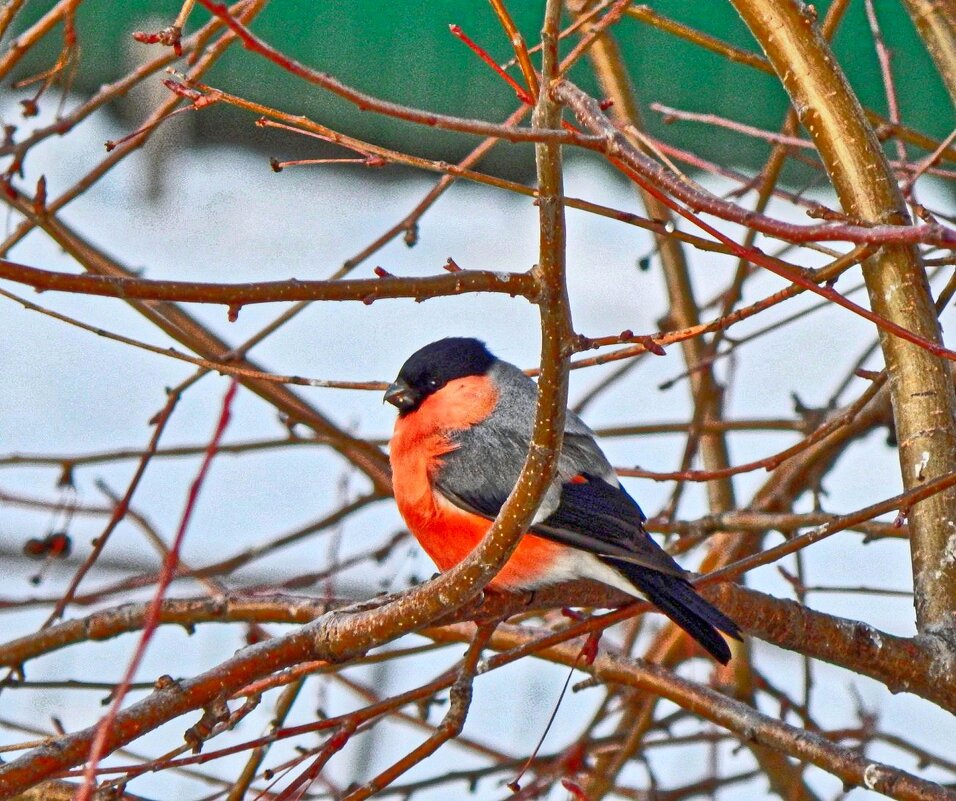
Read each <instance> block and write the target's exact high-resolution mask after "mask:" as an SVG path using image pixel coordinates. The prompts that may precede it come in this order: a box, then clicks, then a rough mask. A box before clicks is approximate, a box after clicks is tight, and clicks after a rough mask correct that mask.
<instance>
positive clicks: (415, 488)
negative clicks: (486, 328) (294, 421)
mask: <svg viewBox="0 0 956 801" xmlns="http://www.w3.org/2000/svg"><path fill="white" fill-rule="evenodd" d="M537 397H538V387H537V384H535V382H534V381H533V380H532V379H530V378H529V377H528V376H526V375H525V374H524V373H523V372H522V371H521V370H519V369H518V368H517V367H515V366H514V365H513V364H509V363H508V362H504V361H501V360H500V359H497V358H495V357H494V356H493V355H492V354H491V353H489V351H488V349H487V348H486V347H485V345H484V344H483V343H482V342H480V341H479V340H477V339H471V338H462V337H450V338H447V339H441V340H439V341H437V342H432V343H431V344H429V345H426V346H425V347H423V348H421V349H420V350H419V351H417V352H416V353H414V354H412V356H411V357H410V358H409V359H408V361H406V362H405V364H404V365H403V367H402V369H401V371H400V372H399V374H398V378H397V379H396V380H395V382H394V383H393V384H392V385H391V386H389V388H388V390H387V391H386V392H385V400H387V401H388V402H389V403H391V404H393V405H394V406H395V407H396V408H397V409H398V419H397V421H396V423H395V433H394V435H393V437H392V440H391V445H390V458H391V463H392V481H393V486H394V491H395V500H396V502H397V503H398V508H399V511H400V512H401V514H402V517H404V519H405V522H406V524H407V525H408V527H409V529H410V530H411V532H412V534H414V535H415V538H416V539H417V540H418V542H419V543H420V544H421V546H422V548H424V549H425V551H426V552H427V553H428V555H429V556H430V557H431V558H432V559H433V560H434V562H435V564H436V565H438V567H439V569H441V570H447V569H449V568H451V567H453V566H454V565H456V564H458V563H459V562H460V561H461V560H462V559H464V558H465V557H466V556H467V555H468V554H469V553H470V552H471V551H472V550H473V549H474V548H475V547H476V546H477V545H478V543H479V542H480V541H481V539H482V537H484V536H485V534H486V533H487V531H488V529H489V528H490V526H491V522H492V521H493V520H494V518H495V516H496V515H497V514H498V511H499V510H500V509H501V506H502V504H504V502H505V499H506V498H507V497H508V495H509V494H510V492H511V490H512V489H513V488H514V486H515V484H516V483H517V480H518V475H519V473H520V472H521V467H522V465H523V464H524V460H525V456H526V454H527V452H528V447H529V445H530V442H531V429H532V423H533V421H534V414H535V404H536V402H537ZM645 519H646V518H645V517H644V513H643V512H642V511H641V508H640V507H639V506H638V505H637V503H636V502H635V501H634V500H633V499H632V498H631V496H630V495H628V494H627V492H626V491H625V490H624V488H623V487H622V486H621V483H620V481H619V480H618V478H617V476H616V475H615V473H614V470H613V468H612V467H611V465H610V463H609V462H608V460H607V458H606V457H605V455H604V454H603V453H602V452H601V449H600V448H599V447H598V444H597V442H595V439H594V433H593V432H592V431H591V429H590V428H588V427H587V426H586V425H585V424H584V423H583V422H582V421H581V419H580V418H579V417H578V416H577V415H576V414H574V413H573V412H571V411H568V412H567V414H566V417H565V424H564V445H563V447H562V449H561V455H560V456H559V458H558V466H557V475H556V476H555V478H554V481H553V482H552V484H551V486H550V487H549V488H548V490H547V492H546V493H545V496H544V500H543V501H542V502H541V506H540V508H539V509H538V512H537V514H536V515H535V518H534V521H533V523H532V525H531V527H530V529H529V531H528V532H527V533H526V534H525V535H524V536H523V537H522V539H521V541H520V543H519V544H518V546H517V548H516V549H515V550H514V552H513V553H512V555H511V557H510V558H509V559H508V561H507V562H506V563H505V565H504V567H503V568H502V569H501V571H500V572H499V573H498V575H497V576H495V578H494V579H493V580H492V581H491V583H490V585H489V586H490V587H492V588H496V589H500V590H505V591H509V590H510V591H521V590H533V589H535V588H537V587H541V586H544V585H548V584H555V583H559V582H562V581H570V580H573V579H593V580H596V581H599V582H603V583H604V584H608V585H610V586H611V587H615V588H617V589H619V590H623V591H624V592H626V593H628V594H630V595H633V596H636V597H639V598H643V599H646V600H648V601H650V602H651V603H653V604H654V605H655V606H657V607H658V608H659V609H660V610H661V611H662V612H663V613H664V614H666V615H667V616H668V617H669V618H670V619H671V620H673V621H674V622H675V623H676V624H677V625H678V626H680V627H681V628H682V629H684V631H686V632H687V633H688V634H689V635H690V636H691V637H693V638H694V639H695V640H697V642H699V643H700V644H701V645H702V646H703V647H704V648H705V649H706V650H707V651H709V652H710V653H711V654H712V655H713V657H714V658H715V659H716V660H717V661H719V662H721V663H722V664H726V663H727V662H728V661H729V660H730V648H729V647H728V646H727V643H726V641H725V640H724V639H723V637H722V636H721V635H720V634H719V633H718V632H719V631H720V632H724V633H725V634H728V635H730V636H731V637H734V638H736V639H740V630H739V628H738V627H737V625H736V624H735V623H734V622H733V621H732V620H730V619H729V618H728V617H726V616H725V615H724V614H722V613H721V612H719V611H718V610H717V609H716V608H714V607H713V606H711V604H710V603H708V602H707V601H705V600H704V599H703V598H702V597H701V596H700V595H698V594H697V592H696V591H695V590H694V588H693V587H692V586H691V585H690V584H689V583H688V581H687V573H686V571H684V570H683V569H682V568H681V567H680V566H679V565H678V564H677V562H675V561H674V560H673V559H672V558H671V557H670V556H669V555H668V554H667V553H666V552H665V551H664V550H663V549H662V548H661V547H660V546H659V545H658V544H657V543H656V542H655V541H654V540H653V539H651V537H650V536H649V535H648V533H647V531H645V529H644V521H645Z"/></svg>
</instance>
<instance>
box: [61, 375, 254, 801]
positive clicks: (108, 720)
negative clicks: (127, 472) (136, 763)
mask: <svg viewBox="0 0 956 801" xmlns="http://www.w3.org/2000/svg"><path fill="white" fill-rule="evenodd" d="M238 387H239V384H238V383H236V381H232V382H231V383H230V384H229V389H228V390H226V395H225V397H224V398H223V401H222V411H221V412H220V414H219V421H218V422H217V423H216V429H215V431H214V432H213V435H212V439H211V440H210V442H209V447H208V448H207V449H206V455H205V456H204V457H203V460H202V464H201V465H200V466H199V472H198V473H197V474H196V478H195V479H194V480H193V483H192V485H191V486H190V488H189V493H188V495H187V496H186V506H185V508H184V509H183V514H182V519H181V520H180V523H179V529H178V531H177V532H176V537H175V539H174V540H173V543H172V545H171V546H170V548H169V555H168V556H167V558H166V559H165V560H164V561H163V569H162V571H161V572H160V575H159V581H158V582H157V585H156V592H155V594H154V595H153V601H152V603H151V604H150V606H149V611H148V612H147V615H146V621H145V622H144V624H143V631H142V634H141V635H140V638H139V644H138V645H137V647H136V651H135V653H134V654H133V658H132V659H131V660H130V663H129V665H128V666H127V668H126V673H125V674H124V675H123V679H122V681H121V682H120V683H119V685H118V686H117V688H116V692H114V693H113V699H112V702H111V703H110V708H109V709H108V710H107V712H106V714H105V715H104V716H103V717H102V719H101V720H100V724H99V726H98V727H97V732H96V736H95V738H94V739H93V742H92V744H91V746H90V752H89V757H88V758H87V762H86V770H85V771H84V774H83V785H82V787H81V788H80V789H79V791H78V792H77V794H76V801H91V799H92V797H93V789H94V787H95V784H96V767H97V765H98V764H99V761H100V758H101V757H102V756H103V751H104V748H105V745H106V737H107V734H108V733H109V730H110V728H111V727H112V725H113V722H114V721H115V720H116V714H117V712H118V711H119V707H120V704H122V703H123V698H124V697H125V696H126V693H127V691H128V690H129V687H130V684H131V683H132V681H133V677H134V676H135V675H136V671H137V670H138V669H139V666H140V663H141V662H142V660H143V657H144V656H145V654H146V647H147V645H149V641H150V640H151V639H152V637H153V633H154V632H155V631H156V628H157V627H158V626H159V613H160V606H161V604H162V601H163V596H164V595H165V594H166V588H167V587H168V586H169V583H170V582H171V581H172V579H173V575H174V574H175V572H176V566H177V564H178V563H179V552H180V549H181V548H182V543H183V538H184V537H185V535H186V529H187V527H188V526H189V521H190V518H191V517H192V513H193V510H194V509H195V507H196V501H197V499H198V498H199V491H200V490H201V489H202V485H203V482H204V481H205V479H206V475H207V473H208V472H209V467H210V465H211V464H212V460H213V458H215V456H216V452H217V450H218V448H219V443H220V442H221V441H222V436H223V434H224V433H225V431H226V426H228V425H229V418H230V417H231V414H232V411H231V410H232V401H233V398H235V396H236V390H237V389H238Z"/></svg>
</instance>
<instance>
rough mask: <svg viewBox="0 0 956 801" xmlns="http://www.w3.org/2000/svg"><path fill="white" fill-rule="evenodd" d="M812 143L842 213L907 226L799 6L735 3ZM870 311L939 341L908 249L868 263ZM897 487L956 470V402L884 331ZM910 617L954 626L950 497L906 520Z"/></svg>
mask: <svg viewBox="0 0 956 801" xmlns="http://www.w3.org/2000/svg"><path fill="white" fill-rule="evenodd" d="M733 3H734V6H735V8H736V9H737V11H738V13H739V14H740V15H741V17H742V18H743V20H744V21H745V22H746V23H747V25H748V27H749V28H750V30H751V32H752V33H753V35H754V36H755V38H756V39H757V40H758V41H759V42H760V45H761V47H763V49H764V52H765V53H766V54H767V57H768V58H769V59H770V62H771V64H772V65H773V67H774V70H775V71H776V73H777V75H778V76H780V80H781V82H782V83H783V86H784V88H785V89H786V90H787V92H788V93H789V95H790V97H791V101H792V103H793V106H794V108H795V109H796V110H797V113H798V114H799V116H800V120H801V122H802V123H803V126H804V127H805V128H806V129H807V131H808V133H809V134H810V135H811V137H812V138H813V141H814V144H815V145H816V147H817V150H818V151H819V153H820V157H821V159H822V160H823V163H824V166H825V167H826V170H827V173H828V175H829V176H830V180H831V182H832V183H833V186H834V189H836V192H837V194H838V195H839V197H840V201H841V203H842V204H843V207H844V209H845V210H846V211H847V213H849V214H851V215H853V216H854V217H856V218H859V219H861V220H865V221H867V222H871V223H874V224H878V225H879V224H885V223H893V224H898V225H904V226H905V224H906V223H907V222H908V221H909V217H908V214H907V211H906V206H905V204H904V202H903V197H902V195H901V193H900V191H899V188H898V186H897V184H896V182H895V179H894V178H893V175H892V173H891V171H890V169H889V165H888V164H887V163H886V158H885V156H884V154H883V151H882V149H881V148H880V144H879V142H878V141H877V138H876V135H875V134H874V133H873V130H872V129H871V128H870V126H869V124H868V123H867V121H866V118H865V116H864V114H863V110H862V108H861V107H860V104H859V102H858V101H857V99H856V96H855V95H854V94H853V92H852V90H851V89H850V87H849V85H848V84H847V82H846V79H845V77H844V76H843V73H842V72H841V71H840V68H839V66H838V65H837V63H836V60H835V58H834V56H833V54H832V52H830V49H829V47H828V46H827V44H826V42H825V41H824V40H823V38H822V37H821V36H820V33H819V31H818V30H817V27H816V25H815V23H814V21H813V19H811V17H810V16H809V15H808V14H807V13H806V12H805V8H804V6H803V5H802V4H801V3H798V2H795V0H773V1H772V2H770V1H769V0H733ZM863 276H864V279H865V281H866V284H867V289H868V291H869V295H870V304H871V307H872V309H873V312H874V313H875V314H877V315H879V316H880V317H881V318H883V319H885V320H888V321H890V322H891V323H893V324H894V325H899V326H902V327H903V328H905V329H907V330H908V331H911V332H912V333H913V334H915V335H916V336H918V337H919V338H921V339H922V340H928V341H930V342H932V343H940V342H941V339H942V337H941V333H940V328H939V322H938V320H937V316H936V310H935V306H934V304H933V299H932V297H931V295H930V289H929V284H928V282H927V280H926V274H925V272H924V270H923V268H922V265H921V263H920V261H919V257H918V255H917V253H916V251H915V249H914V248H912V247H906V246H903V245H896V246H890V245H888V244H887V245H886V246H885V247H884V248H883V249H882V250H881V251H880V252H878V253H877V254H875V255H874V256H872V257H871V258H870V259H868V260H867V261H865V262H864V265H863ZM879 335H880V344H881V346H882V348H883V356H884V359H885V360H886V366H887V370H888V372H889V376H890V382H889V383H890V393H891V397H892V400H893V416H894V421H895V424H896V431H897V437H898V440H899V457H900V469H901V473H902V477H903V486H904V488H906V489H912V488H913V487H915V486H918V485H920V484H922V483H923V482H925V481H928V480H931V479H933V478H936V477H938V476H941V475H943V474H946V473H951V472H953V471H954V470H956V393H954V391H953V383H952V380H951V378H950V375H949V370H948V368H947V366H946V364H945V362H944V361H943V360H942V359H941V358H939V357H938V355H935V354H934V353H931V352H929V350H927V349H926V348H924V347H914V346H913V344H911V342H905V341H903V340H902V339H900V338H899V337H897V336H891V335H890V334H889V333H888V331H887V330H886V329H885V327H881V328H880V330H879ZM910 525H911V531H912V548H911V553H912V562H913V577H914V586H915V589H916V593H915V599H914V600H915V603H916V618H917V625H918V626H919V628H920V630H921V631H927V630H930V629H931V628H941V629H953V628H954V627H956V621H954V617H953V616H954V612H956V559H954V558H953V557H952V554H953V553H954V552H956V533H954V532H956V489H951V490H949V491H947V492H945V493H940V494H939V495H936V496H934V497H932V498H930V499H928V500H926V501H924V502H922V503H920V504H918V505H917V506H916V507H915V508H914V509H913V510H912V512H911V514H910Z"/></svg>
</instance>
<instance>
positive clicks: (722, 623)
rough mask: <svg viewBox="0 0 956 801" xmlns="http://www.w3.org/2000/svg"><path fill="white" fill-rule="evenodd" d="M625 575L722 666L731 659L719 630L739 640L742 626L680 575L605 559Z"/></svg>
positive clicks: (728, 649)
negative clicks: (705, 598)
mask: <svg viewBox="0 0 956 801" xmlns="http://www.w3.org/2000/svg"><path fill="white" fill-rule="evenodd" d="M603 561H606V562H607V564H608V565H610V566H611V567H613V568H614V569H615V570H618V571H620V572H621V573H623V574H624V576H625V578H627V579H628V581H630V582H631V583H632V584H633V585H634V586H635V587H637V589H639V590H640V591H641V592H642V593H643V594H644V595H645V596H646V597H647V600H648V601H650V602H651V603H652V604H654V606H656V607H657V608H658V609H660V610H661V611H662V612H663V613H664V614H665V615H667V616H668V617H669V618H670V619H671V620H673V621H674V622H675V623H676V624H677V625H678V626H680V627H681V628H682V629H683V630H684V631H686V632H687V633H688V634H689V635H690V636H691V637H693V638H694V639H695V640H697V642H699V643H700V644H701V645H702V646H704V648H705V649H706V650H707V651H708V653H710V654H711V655H712V656H713V657H714V659H716V660H717V661H718V662H720V663H721V664H722V665H726V664H727V663H728V662H729V661H730V648H729V647H728V645H727V643H726V641H725V640H724V638H723V637H721V636H720V634H718V633H717V632H718V630H720V631H722V632H724V633H725V634H728V635H730V636H731V637H733V638H734V639H735V640H739V639H740V628H739V627H738V626H737V624H736V623H734V621H732V620H731V619H730V618H729V617H727V616H726V615H725V614H724V613H723V612H721V611H720V610H718V609H717V608H716V607H714V606H712V605H711V604H710V603H709V602H708V601H705V600H704V599H703V598H702V597H701V596H699V595H698V594H697V591H696V590H695V589H694V588H693V587H692V586H691V585H690V584H689V583H688V582H687V581H686V580H685V579H683V578H681V577H680V576H670V575H667V574H665V573H659V572H657V571H656V570H650V569H649V568H646V567H641V566H640V565H635V564H633V563H631V562H619V561H617V560H611V559H605V560H603Z"/></svg>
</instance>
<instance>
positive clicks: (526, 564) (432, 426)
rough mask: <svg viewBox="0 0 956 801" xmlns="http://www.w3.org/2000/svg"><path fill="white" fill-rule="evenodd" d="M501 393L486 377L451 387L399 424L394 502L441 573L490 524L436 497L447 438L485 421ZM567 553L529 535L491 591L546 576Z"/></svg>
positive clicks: (464, 553) (394, 444) (447, 449)
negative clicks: (434, 482)
mask: <svg viewBox="0 0 956 801" xmlns="http://www.w3.org/2000/svg"><path fill="white" fill-rule="evenodd" d="M497 402H498V392H497V390H496V389H495V387H494V384H493V383H492V382H491V380H490V379H489V378H488V377H486V376H467V377H465V378H459V379H456V380H454V381H450V382H448V384H446V385H445V386H444V387H443V388H442V389H441V390H440V391H439V392H436V393H434V394H433V395H430V396H428V397H427V398H426V399H425V400H424V401H423V402H422V404H421V406H420V407H419V408H418V409H416V410H415V411H414V412H412V413H411V414H407V415H404V416H403V417H400V418H399V419H398V421H397V422H396V424H395V433H394V436H393V437H392V442H391V448H390V450H391V460H392V476H393V481H394V490H395V500H396V502H397V503H398V507H399V510H400V511H401V513H402V517H404V518H405V522H406V523H407V524H408V527H409V529H410V530H411V532H412V534H414V535H415V538H416V539H417V540H418V542H419V544H420V545H421V546H422V548H424V549H425V551H426V552H427V553H428V555H429V556H430V557H431V558H432V560H433V561H434V562H435V564H436V565H438V567H439V568H440V569H441V570H448V569H449V568H450V567H454V566H455V565H457V564H458V563H459V562H460V561H461V560H462V559H464V558H465V557H466V556H468V554H469V553H471V552H472V551H473V550H474V549H475V547H476V546H477V545H478V543H479V542H480V541H481V539H482V537H484V536H485V534H486V533H487V532H488V529H489V528H490V527H491V521H489V520H486V519H485V518H483V517H480V516H479V515H475V514H472V513H471V512H467V511H465V510H463V509H460V508H458V507H457V506H455V505H454V504H452V503H451V502H450V501H448V500H446V499H445V498H443V497H442V496H441V495H440V494H438V493H437V492H435V490H434V489H433V487H432V479H433V477H434V475H435V473H436V472H437V471H438V470H439V469H440V467H441V459H442V456H444V455H445V454H446V453H449V452H450V451H452V450H454V448H455V445H454V443H453V442H451V440H450V439H449V436H448V435H449V434H450V433H452V432H454V431H457V430H461V429H464V428H468V427H470V426H473V425H475V424H476V423H479V422H481V421H482V420H484V419H485V418H486V417H488V415H489V414H491V412H492V410H493V409H494V408H495V404H496V403H497ZM563 550H564V548H563V547H562V546H561V545H559V544H557V543H555V542H551V541H550V540H546V539H543V538H541V537H537V536H535V535H533V534H526V535H525V536H524V538H523V539H522V540H521V542H520V543H519V544H518V547H517V548H516V549H515V551H514V553H513V554H512V555H511V558H510V559H509V560H508V562H507V563H506V564H505V566H504V567H503V568H502V570H501V572H500V573H498V575H497V576H495V578H494V580H493V581H492V582H491V584H490V586H492V587H499V588H502V589H504V588H508V587H521V586H526V585H527V584H529V583H533V582H534V580H535V579H536V578H538V577H539V576H540V575H542V574H543V573H545V572H546V570H547V568H548V567H549V566H550V565H551V564H552V563H553V561H554V560H555V559H557V558H558V557H559V556H560V554H561V553H562V551H563Z"/></svg>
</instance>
